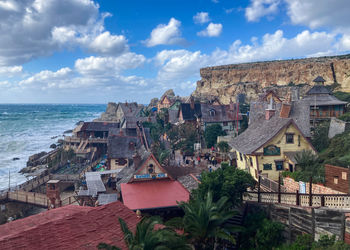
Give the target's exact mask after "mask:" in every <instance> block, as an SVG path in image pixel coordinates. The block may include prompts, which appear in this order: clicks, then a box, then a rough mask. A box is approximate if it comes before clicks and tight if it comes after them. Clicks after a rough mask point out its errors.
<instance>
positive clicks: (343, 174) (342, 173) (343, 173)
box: [341, 172, 348, 180]
mask: <svg viewBox="0 0 350 250" xmlns="http://www.w3.org/2000/svg"><path fill="white" fill-rule="evenodd" d="M341 178H342V179H343V180H346V179H347V178H348V175H347V173H346V172H341Z"/></svg>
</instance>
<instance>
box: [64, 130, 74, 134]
mask: <svg viewBox="0 0 350 250" xmlns="http://www.w3.org/2000/svg"><path fill="white" fill-rule="evenodd" d="M71 133H73V130H72V129H69V130H66V131H64V132H63V134H71Z"/></svg>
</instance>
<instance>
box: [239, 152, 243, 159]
mask: <svg viewBox="0 0 350 250" xmlns="http://www.w3.org/2000/svg"><path fill="white" fill-rule="evenodd" d="M239 158H240V159H241V161H243V157H242V153H239Z"/></svg>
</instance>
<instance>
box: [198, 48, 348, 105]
mask: <svg viewBox="0 0 350 250" xmlns="http://www.w3.org/2000/svg"><path fill="white" fill-rule="evenodd" d="M349 70H350V55H344V56H333V57H322V58H307V59H297V60H282V61H268V62H255V63H242V64H231V65H223V66H216V67H208V68H202V69H201V70H200V74H201V80H199V81H198V82H197V88H196V90H195V91H194V93H193V95H194V96H195V97H201V98H205V97H208V96H217V97H219V99H220V101H221V102H222V103H226V104H227V103H229V102H230V99H232V101H235V98H236V96H237V94H239V93H244V94H246V95H247V100H248V101H250V100H254V99H256V98H257V95H258V94H259V93H261V92H262V89H263V88H266V87H273V88H275V89H276V91H277V92H279V95H282V96H283V94H284V92H286V91H287V90H290V89H288V88H290V87H285V86H286V85H290V86H292V85H297V86H302V87H301V91H300V92H301V93H300V94H301V96H302V95H303V94H304V93H305V92H306V91H307V90H308V89H309V88H310V86H311V85H313V84H314V83H313V82H312V81H313V79H315V78H316V77H317V76H318V75H320V76H322V77H323V78H324V79H325V80H326V84H328V85H329V84H333V83H334V82H337V83H339V84H340V85H341V90H342V91H350V78H349V77H348V75H347V74H348V72H349ZM290 83H292V84H290ZM305 84H306V85H305Z"/></svg>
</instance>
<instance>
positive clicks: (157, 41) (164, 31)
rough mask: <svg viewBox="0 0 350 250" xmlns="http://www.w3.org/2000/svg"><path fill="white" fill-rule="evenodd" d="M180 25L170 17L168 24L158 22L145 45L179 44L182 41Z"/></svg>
mask: <svg viewBox="0 0 350 250" xmlns="http://www.w3.org/2000/svg"><path fill="white" fill-rule="evenodd" d="M180 27H181V22H180V21H178V20H176V19H175V18H171V19H170V21H169V23H168V24H159V25H158V26H157V27H156V28H154V29H153V30H152V32H151V35H150V37H149V38H148V39H147V40H146V41H144V43H145V44H146V46H147V47H154V46H156V45H171V44H180V43H182V42H183V41H184V39H183V38H182V37H181V31H180Z"/></svg>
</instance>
